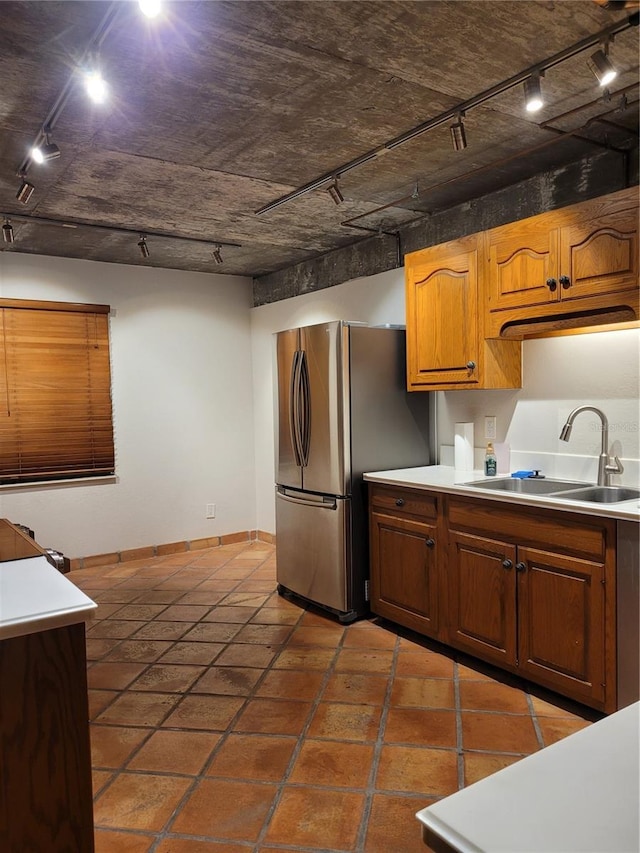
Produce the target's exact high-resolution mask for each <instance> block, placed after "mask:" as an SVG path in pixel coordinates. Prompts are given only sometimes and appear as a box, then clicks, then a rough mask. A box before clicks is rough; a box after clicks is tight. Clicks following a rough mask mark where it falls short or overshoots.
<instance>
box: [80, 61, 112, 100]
mask: <svg viewBox="0 0 640 853" xmlns="http://www.w3.org/2000/svg"><path fill="white" fill-rule="evenodd" d="M84 87H85V89H86V90H87V95H89V97H90V98H91V100H92V101H93V103H94V104H103V103H104V102H105V101H106V100H107V84H106V82H105V80H104V78H103V76H102V74H101V73H100V70H99V69H98V68H96V67H94V68H91V69H90V70H89V71H86V72H85V75H84Z"/></svg>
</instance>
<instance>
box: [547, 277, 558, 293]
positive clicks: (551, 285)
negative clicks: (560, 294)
mask: <svg viewBox="0 0 640 853" xmlns="http://www.w3.org/2000/svg"><path fill="white" fill-rule="evenodd" d="M547 287H548V288H549V290H550V291H551V292H552V293H553V292H554V290H555V289H556V288H557V287H558V282H557V281H556V280H555V278H548V279H547Z"/></svg>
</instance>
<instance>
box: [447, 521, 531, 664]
mask: <svg viewBox="0 0 640 853" xmlns="http://www.w3.org/2000/svg"><path fill="white" fill-rule="evenodd" d="M515 550H516V549H515V548H514V547H513V546H509V545H507V544H506V543H504V542H496V541H493V540H492V539H484V538H482V537H480V536H473V535H468V534H466V533H453V532H452V533H451V534H450V536H449V571H448V576H449V588H450V594H449V639H450V640H453V641H454V642H455V644H456V645H457V646H459V647H460V648H462V649H465V650H466V651H468V652H470V653H471V654H477V655H480V656H481V657H483V658H484V659H485V660H489V661H491V662H492V663H495V664H497V665H498V666H505V665H507V666H515V665H516V664H517V646H516V611H515V607H514V604H515V598H516V578H515V571H514V568H513V567H514V565H515V562H516V555H515Z"/></svg>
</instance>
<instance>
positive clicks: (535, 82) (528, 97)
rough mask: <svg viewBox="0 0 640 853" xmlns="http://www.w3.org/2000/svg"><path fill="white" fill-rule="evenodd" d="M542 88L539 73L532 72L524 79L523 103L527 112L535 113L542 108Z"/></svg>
mask: <svg viewBox="0 0 640 853" xmlns="http://www.w3.org/2000/svg"><path fill="white" fill-rule="evenodd" d="M543 104H544V101H543V100H542V88H541V86H540V74H539V73H538V74H532V75H531V77H527V79H526V80H525V81H524V105H525V108H526V110H527V112H528V113H537V112H538V110H540V109H542V105H543Z"/></svg>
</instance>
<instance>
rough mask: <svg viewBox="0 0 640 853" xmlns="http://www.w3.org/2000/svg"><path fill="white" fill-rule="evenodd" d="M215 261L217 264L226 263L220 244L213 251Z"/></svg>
mask: <svg viewBox="0 0 640 853" xmlns="http://www.w3.org/2000/svg"><path fill="white" fill-rule="evenodd" d="M213 260H214V261H215V262H216V263H217V264H223V263H224V259H223V257H222V246H220V245H219V244H218V245H217V246H216V247H215V249H214V250H213Z"/></svg>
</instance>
